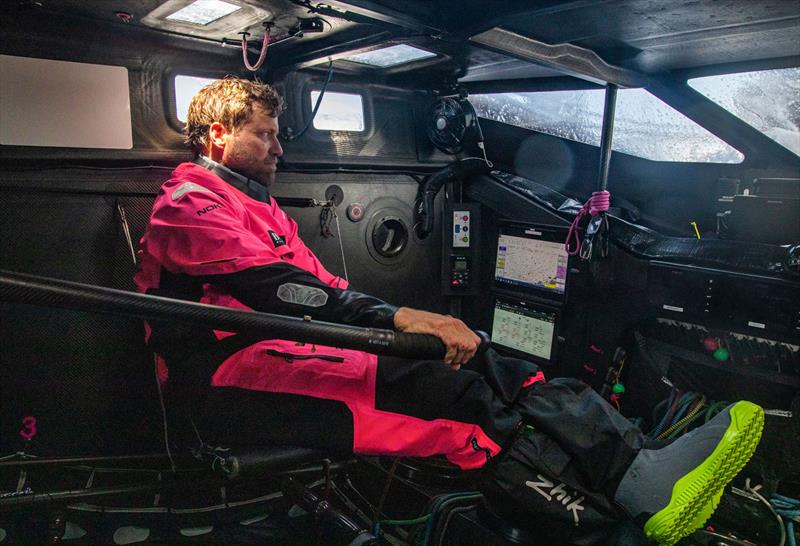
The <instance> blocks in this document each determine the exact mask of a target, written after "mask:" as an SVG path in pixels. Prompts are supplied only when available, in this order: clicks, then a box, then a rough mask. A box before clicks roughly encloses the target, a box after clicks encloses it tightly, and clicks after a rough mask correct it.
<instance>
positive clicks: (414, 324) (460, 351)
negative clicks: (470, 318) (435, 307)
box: [394, 307, 481, 370]
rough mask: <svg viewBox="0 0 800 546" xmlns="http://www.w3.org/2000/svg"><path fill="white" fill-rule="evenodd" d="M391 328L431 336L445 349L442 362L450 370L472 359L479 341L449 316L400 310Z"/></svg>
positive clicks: (464, 325) (409, 309) (405, 309)
mask: <svg viewBox="0 0 800 546" xmlns="http://www.w3.org/2000/svg"><path fill="white" fill-rule="evenodd" d="M394 327H395V328H396V329H397V330H398V331H400V332H406V333H409V334H432V335H434V336H436V337H438V338H439V339H441V340H442V342H443V343H444V345H445V347H447V354H446V355H445V357H444V361H445V363H446V364H448V365H449V366H450V367H451V368H453V369H454V370H457V369H459V368H460V367H461V365H462V364H466V363H467V362H469V360H470V359H471V358H472V357H473V356H475V351H477V350H478V345H480V342H481V340H480V338H479V337H478V336H476V335H475V333H474V332H473V331H472V330H470V328H469V327H468V326H467V325H466V324H464V323H463V322H461V321H460V320H458V319H457V318H453V317H451V316H450V315H439V314H438V313H430V312H428V311H420V310H418V309H411V308H410V307H401V308H400V309H398V310H397V312H396V313H395V315H394Z"/></svg>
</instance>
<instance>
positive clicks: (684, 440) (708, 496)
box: [515, 379, 764, 544]
mask: <svg viewBox="0 0 800 546" xmlns="http://www.w3.org/2000/svg"><path fill="white" fill-rule="evenodd" d="M515 408H516V409H517V410H518V411H519V412H520V413H521V414H522V416H523V418H524V419H525V420H526V422H527V423H529V424H531V425H532V426H533V427H534V429H535V430H538V431H540V432H542V433H544V434H545V435H546V437H547V438H549V439H552V440H553V441H554V442H555V443H556V444H557V445H558V447H559V450H558V451H559V452H563V453H564V454H565V455H566V458H564V459H563V460H562V464H560V465H559V464H558V463H557V459H556V463H555V469H553V468H552V465H553V464H554V463H548V461H547V460H546V457H545V458H544V459H545V460H543V461H542V463H543V464H545V465H546V464H550V465H551V468H550V470H554V475H553V474H551V476H553V477H557V478H561V479H563V480H564V481H565V483H567V484H568V485H572V486H573V487H580V488H584V490H585V491H586V492H587V493H602V494H603V495H605V496H606V497H607V498H609V499H613V500H614V501H616V503H617V504H618V505H619V506H621V507H622V508H623V509H624V510H625V513H626V514H627V515H628V516H629V517H632V518H639V517H641V518H646V523H645V532H646V533H647V535H648V536H649V537H650V538H651V539H653V540H655V541H657V542H659V543H660V544H674V543H675V542H677V541H678V540H679V539H680V538H681V537H683V536H686V535H688V534H689V533H691V532H692V531H693V530H694V529H696V528H698V527H700V526H701V525H702V524H703V523H705V521H706V520H707V519H708V518H709V517H710V516H711V513H712V512H713V510H714V508H715V507H716V505H717V503H718V502H719V499H720V497H721V495H722V492H723V489H724V487H725V485H726V484H727V483H728V482H729V481H730V480H731V479H733V477H734V476H735V475H736V474H737V473H738V472H739V471H740V470H741V469H742V468H743V467H744V465H745V464H746V463H747V461H748V460H749V458H750V457H751V456H752V454H753V452H754V451H755V448H756V446H757V445H758V441H759V439H760V436H761V429H762V428H763V422H764V416H763V410H761V408H759V407H758V406H756V405H755V404H752V403H749V402H738V403H736V404H733V405H731V406H729V407H728V408H726V410H725V411H723V412H722V413H721V414H720V415H718V416H717V417H716V418H715V419H713V420H712V421H711V422H709V423H707V424H706V425H704V426H702V427H700V428H698V429H695V430H694V431H692V432H691V433H689V434H687V435H685V436H683V437H681V438H679V439H678V440H676V441H674V442H672V443H671V444H669V445H666V446H662V447H658V446H655V445H648V442H646V441H645V438H644V437H643V435H642V433H641V432H640V431H639V430H638V429H637V428H636V427H634V426H633V425H631V424H630V423H629V422H628V421H627V420H626V419H625V418H624V417H622V416H621V415H620V414H619V413H618V412H616V410H614V409H613V408H612V407H611V406H610V405H609V404H607V403H606V402H605V400H603V399H602V398H600V396H599V395H597V394H596V393H595V392H594V391H593V390H592V389H590V388H589V387H588V386H586V385H584V384H583V383H581V382H579V381H576V380H573V379H555V380H553V381H551V382H549V383H546V384H537V385H534V386H533V388H531V389H530V390H529V391H528V392H527V393H526V395H525V396H524V397H522V398H521V400H520V401H519V403H518V404H517V405H516V406H515Z"/></svg>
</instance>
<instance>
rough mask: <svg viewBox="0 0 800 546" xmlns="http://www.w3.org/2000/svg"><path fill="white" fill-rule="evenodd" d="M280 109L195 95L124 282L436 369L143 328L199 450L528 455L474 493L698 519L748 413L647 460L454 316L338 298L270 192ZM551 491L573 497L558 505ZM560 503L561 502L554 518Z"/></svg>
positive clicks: (747, 409) (581, 395)
mask: <svg viewBox="0 0 800 546" xmlns="http://www.w3.org/2000/svg"><path fill="white" fill-rule="evenodd" d="M282 110H283V104H282V100H281V98H280V97H279V96H278V95H277V94H276V93H275V92H274V91H273V90H272V89H271V88H270V87H269V86H267V85H264V84H260V83H254V82H249V81H246V80H241V79H225V80H220V81H217V82H215V83H213V84H211V85H209V86H207V87H205V88H203V89H202V90H201V91H199V92H198V94H197V95H196V96H195V97H194V99H193V100H192V102H191V104H190V107H189V112H188V116H187V124H186V135H187V142H188V144H189V145H190V146H191V147H192V148H193V149H194V150H195V151H196V152H197V154H198V156H197V158H196V160H195V161H194V162H191V163H184V164H182V165H180V166H178V168H177V169H176V170H175V171H174V173H173V177H172V178H171V179H170V180H169V181H167V182H166V183H165V184H164V185H163V186H162V188H161V191H160V193H159V195H158V196H157V198H156V200H155V203H154V206H153V212H152V216H151V218H150V223H149V225H148V228H147V231H146V232H145V235H144V237H143V238H142V241H141V250H140V256H141V266H140V270H139V272H138V273H137V275H136V283H137V287H138V288H139V290H140V291H142V292H146V293H149V294H158V295H165V296H171V297H177V298H181V299H188V300H194V301H201V302H204V303H211V304H217V305H225V306H229V307H236V308H244V309H254V310H258V311H264V312H270V313H277V314H284V315H293V316H306V315H307V316H311V317H312V318H313V319H315V320H323V321H330V322H339V323H345V324H352V325H358V326H369V327H379V328H393V329H395V330H399V331H403V332H411V333H426V334H433V335H436V336H438V337H439V338H441V340H442V342H443V343H444V344H445V346H446V347H447V355H446V356H445V358H444V362H445V364H447V365H448V366H445V365H443V364H442V363H441V362H412V361H407V360H403V359H397V358H388V357H380V358H379V357H376V356H375V355H371V354H367V353H363V352H360V351H352V350H345V349H339V348H333V347H321V346H315V345H310V344H302V343H295V342H290V341H285V340H266V341H263V340H256V339H248V338H246V337H244V336H241V335H235V334H231V333H229V332H220V331H208V330H205V329H203V328H187V327H181V326H176V325H174V324H169V323H151V324H150V325H149V326H150V328H149V330H148V337H149V343H150V345H151V347H153V349H154V350H155V351H156V352H157V353H158V354H159V355H160V356H161V357H162V358H163V359H164V360H165V361H166V363H167V364H168V365H169V375H170V381H169V389H170V391H171V392H172V393H173V395H174V396H176V397H178V398H181V397H182V398H183V399H184V400H190V401H191V402H192V403H191V406H192V408H191V412H192V416H193V417H194V418H195V420H196V422H197V425H198V427H199V428H200V429H201V431H202V433H203V434H204V435H206V436H207V437H208V439H210V440H212V441H215V442H219V443H225V444H236V443H244V444H256V445H257V444H265V445H275V444H292V445H306V446H312V447H318V448H324V449H329V450H335V451H340V452H356V453H361V454H384V455H389V454H394V455H411V456H430V455H444V456H445V457H447V459H448V460H449V461H451V462H452V463H455V464H457V465H458V466H460V467H461V468H463V469H476V468H480V467H483V466H484V465H486V463H487V462H489V461H492V465H493V469H492V472H493V473H494V474H492V472H488V473H487V474H488V475H494V476H501V477H502V476H509V475H516V474H515V473H517V472H518V471H519V470H520V466H519V463H518V459H517V458H514V457H498V455H501V452H503V451H504V450H505V453H504V455H505V454H506V453H512V454H513V453H518V452H520V453H521V452H523V451H525V450H528V452H529V453H534V454H535V456H530V455H528V456H527V459H529V460H528V462H526V463H524V465H523V467H522V468H523V472H524V473H527V474H529V475H526V476H523V478H522V479H521V480H517V481H519V483H517V481H515V480H511V481H514V483H513V484H510V485H509V484H506V483H505V482H504V480H505V478H502V479H501V478H498V479H496V480H494V481H492V479H493V478H492V479H490V480H489V482H487V483H488V484H487V486H486V490H487V494H488V495H490V496H495V497H498V498H499V497H502V496H503V495H504V494H506V493H508V494H511V495H512V496H515V495H516V493H515V492H512V491H511V489H513V488H514V487H516V486H517V485H520V484H521V485H522V486H523V490H524V491H523V492H522V493H521V494H520V495H521V497H522V498H523V501H522V502H523V503H525V510H528V511H529V512H535V513H537V514H545V513H547V512H548V510H549V511H550V513H551V514H552V518H553V521H563V522H564V523H565V525H568V526H570V527H575V526H577V527H580V526H581V523H582V521H583V522H584V523H585V522H586V521H587V520H592V518H593V517H594V516H590V515H589V514H590V513H596V514H599V515H598V517H597V521H601V522H603V523H607V520H608V519H609V518H610V519H615V518H617V517H622V516H627V517H631V518H636V517H641V518H642V519H643V520H645V522H646V524H645V530H646V531H647V533H648V534H649V535H650V536H651V537H652V538H654V539H656V540H658V541H660V542H662V543H665V544H669V543H673V542H675V541H677V540H678V539H679V538H680V537H681V536H684V535H686V534H688V533H689V532H691V531H692V530H693V529H694V528H696V527H699V526H700V525H702V524H703V523H704V521H705V519H707V518H708V517H709V516H710V514H711V511H712V510H713V508H714V506H716V502H718V500H719V497H720V495H721V493H722V489H723V487H724V486H725V484H726V483H727V482H728V481H729V480H730V479H732V478H733V476H734V475H735V474H736V473H738V471H739V470H740V469H741V468H742V467H743V466H744V464H745V463H746V462H747V460H748V459H749V457H750V455H751V454H752V452H753V451H754V449H755V445H756V444H757V442H758V437H759V435H760V430H761V426H762V423H763V413H762V411H761V409H760V408H758V407H757V406H755V405H753V404H749V403H747V402H741V403H738V404H736V405H733V406H731V407H730V408H728V409H726V410H725V411H724V412H722V414H720V417H719V418H717V419H715V420H714V421H712V422H711V423H709V425H708V426H705V427H701V428H700V429H697V430H696V431H693V432H692V433H691V434H689V435H686V436H684V437H683V438H681V439H679V440H678V441H677V442H675V443H674V444H672V445H670V446H667V447H664V448H661V449H651V447H652V446H650V445H648V444H647V443H646V440H645V438H644V437H643V435H642V434H641V432H640V431H639V430H638V429H636V428H635V427H633V426H632V425H631V424H630V423H629V422H628V421H627V420H626V419H624V418H623V417H622V416H621V415H620V414H619V413H617V412H616V411H615V410H613V409H612V408H611V407H610V406H608V404H605V402H604V401H603V400H602V399H601V398H600V397H599V396H597V395H596V394H595V393H594V392H593V391H591V389H589V388H587V387H586V386H585V385H583V384H582V383H579V382H577V381H575V380H571V379H556V380H553V381H550V382H545V381H544V376H543V374H542V373H541V372H540V371H539V370H538V369H537V367H536V366H535V365H533V364H531V363H529V362H525V361H521V360H517V359H509V358H502V357H500V356H498V355H497V354H496V353H494V352H493V351H491V350H490V351H488V352H487V353H486V354H484V355H480V357H479V358H473V357H474V356H475V352H476V348H477V346H478V338H477V337H476V336H475V335H474V333H473V332H472V331H471V330H470V329H469V328H468V327H467V326H466V325H465V324H464V323H463V322H461V321H460V320H457V319H454V318H452V317H449V316H443V315H439V314H435V313H429V312H426V311H420V310H415V309H410V308H407V307H400V308H397V307H395V306H392V305H390V304H387V303H386V302H383V301H381V300H379V299H377V298H374V297H372V296H369V295H366V294H362V293H359V292H356V291H353V290H349V289H348V286H347V282H346V281H344V280H343V279H341V278H339V277H337V276H335V275H332V274H331V273H329V272H328V271H327V270H326V269H325V268H324V267H323V265H322V264H321V263H320V262H319V260H317V258H316V257H315V256H314V254H313V253H312V252H311V251H310V250H309V249H308V247H306V245H305V244H304V243H303V242H302V241H301V240H300V238H299V237H298V236H297V224H296V223H295V222H294V221H293V220H292V219H291V218H289V217H288V216H287V215H286V213H284V212H283V211H282V210H281V209H280V208H279V207H278V206H277V204H276V203H275V200H274V199H273V198H272V197H270V195H269V193H268V187H269V185H270V184H271V183H272V181H273V179H274V177H275V171H276V165H277V160H278V158H279V157H281V155H282V154H283V150H282V148H281V145H280V143H279V142H278V121H277V118H278V116H279V115H280V113H281V112H282ZM461 366H465V369H462V370H459V368H461ZM531 427H533V428H532V432H531ZM523 458H525V457H523ZM525 465H529V466H525ZM503 472H506V474H503ZM539 472H541V473H539ZM547 484H549V486H548V485H547ZM558 484H560V485H558ZM507 486H508V487H507ZM566 486H569V487H571V488H573V489H574V490H577V491H578V492H579V493H581V494H582V496H580V497H578V494H577V493H576V494H573V495H572V496H569V497H568V496H566V493H563V492H564V491H566V490H564V487H566ZM548 487H550V489H548ZM552 487H555V488H556V489H552ZM558 488H561V489H558ZM556 490H558V491H559V492H562V493H563V495H561V496H558V495H555V492H556ZM551 492H552V493H551ZM526 495H529V496H528V497H526ZM554 497H555V498H556V501H557V502H556V506H555V509H554V507H553V505H552V503H553V499H554ZM564 498H569V499H572V502H571V503H570V502H563V503H562V504H563V506H562V505H561V504H559V502H561V501H563V499H564ZM577 499H580V501H579V500H577ZM584 499H588V500H589V504H590V505H591V506H586V505H585V504H584V503H582V501H583V500H584ZM537 503H538V504H537ZM564 507H566V509H564ZM592 510H594V512H592ZM565 528H566V527H565ZM584 528H585V525H584ZM561 536H565V535H561ZM576 536H577V535H576Z"/></svg>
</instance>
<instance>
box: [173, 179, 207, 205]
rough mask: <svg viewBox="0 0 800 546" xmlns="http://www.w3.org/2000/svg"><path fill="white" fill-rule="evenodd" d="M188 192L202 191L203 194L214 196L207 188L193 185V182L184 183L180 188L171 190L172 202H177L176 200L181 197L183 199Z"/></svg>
mask: <svg viewBox="0 0 800 546" xmlns="http://www.w3.org/2000/svg"><path fill="white" fill-rule="evenodd" d="M190 191H203V192H206V193H210V194H213V195H216V193H214V192H213V191H211V190H209V189H208V188H204V187H203V186H201V185H200V184H195V183H194V182H184V183H183V184H181V185H180V186H178V187H177V188H175V189H174V190H173V192H172V196H171V197H172V200H173V201H177V200H178V199H180V198H181V197H183V196H184V195H186V194H187V193H189V192H190Z"/></svg>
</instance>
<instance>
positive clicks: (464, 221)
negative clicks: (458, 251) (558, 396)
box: [452, 210, 472, 248]
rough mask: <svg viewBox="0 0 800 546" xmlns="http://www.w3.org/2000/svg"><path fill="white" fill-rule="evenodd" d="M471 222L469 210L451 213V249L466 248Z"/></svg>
mask: <svg viewBox="0 0 800 546" xmlns="http://www.w3.org/2000/svg"><path fill="white" fill-rule="evenodd" d="M471 220H472V217H471V212H470V211H469V210H454V211H453V230H452V235H453V248H468V247H469V242H470V237H471V236H472V234H471V233H470V221H471Z"/></svg>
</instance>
